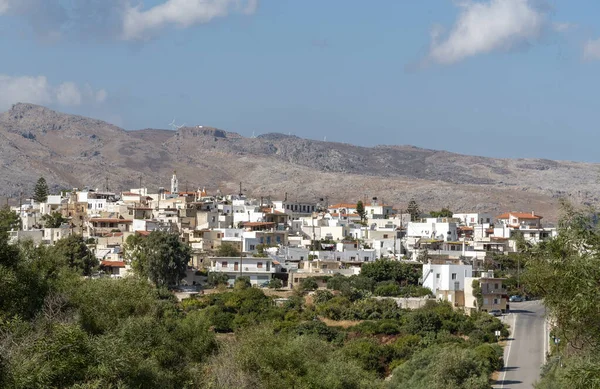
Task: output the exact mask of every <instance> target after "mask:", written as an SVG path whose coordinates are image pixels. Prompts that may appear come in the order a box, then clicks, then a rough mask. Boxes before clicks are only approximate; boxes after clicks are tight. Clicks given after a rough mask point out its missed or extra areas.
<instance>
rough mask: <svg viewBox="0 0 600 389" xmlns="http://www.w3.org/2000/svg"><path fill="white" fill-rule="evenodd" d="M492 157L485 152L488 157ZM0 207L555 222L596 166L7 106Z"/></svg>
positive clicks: (587, 198) (0, 125)
mask: <svg viewBox="0 0 600 389" xmlns="http://www.w3.org/2000/svg"><path fill="white" fill-rule="evenodd" d="M490 147H493V143H491V146H490ZM0 165H1V169H0V196H10V197H16V196H18V195H19V193H21V192H22V193H23V194H24V196H28V195H30V194H31V193H32V191H33V187H34V184H35V181H36V180H37V179H38V178H39V177H40V176H44V177H45V178H46V180H47V181H48V183H49V184H50V186H51V189H53V190H58V189H60V188H73V187H80V188H81V187H84V186H88V187H91V188H104V187H105V185H106V179H107V178H108V186H109V189H111V190H126V189H129V188H135V187H138V186H139V179H140V177H141V180H142V185H143V186H147V187H149V188H150V191H151V192H152V191H154V190H156V189H157V187H158V186H165V187H168V186H169V182H170V176H171V174H172V172H173V171H177V175H178V177H179V181H180V188H181V189H186V187H187V189H189V190H195V189H197V188H198V187H206V188H207V189H208V190H209V191H211V190H216V189H220V190H221V191H222V192H230V191H237V189H238V187H239V186H238V185H239V182H241V183H242V186H243V190H244V191H245V192H248V193H249V194H251V195H254V196H271V197H272V198H283V197H284V196H285V194H286V193H287V194H288V197H289V198H292V199H295V198H297V199H306V200H311V199H318V198H321V197H323V198H324V197H329V201H330V202H334V201H342V200H343V201H351V202H354V201H357V200H359V199H364V198H368V199H370V198H371V197H375V196H376V197H378V198H379V200H380V201H382V200H383V201H384V202H386V203H391V204H393V205H396V206H398V207H405V206H406V204H407V203H408V201H409V200H410V199H411V198H413V197H414V198H415V199H416V200H417V202H418V203H419V204H420V206H421V208H422V209H423V210H431V209H439V208H441V207H442V206H448V207H450V208H451V209H452V210H455V211H471V210H473V211H475V210H480V211H492V212H502V211H507V210H520V211H528V212H529V211H532V210H535V212H536V213H539V214H542V215H544V216H545V217H546V219H550V220H553V219H555V218H556V215H557V211H558V209H557V208H558V207H557V204H558V199H559V198H561V197H567V198H570V199H572V201H574V202H577V203H589V204H592V205H594V204H597V203H598V197H597V195H596V192H597V189H598V184H597V178H598V165H596V164H590V163H578V162H567V161H552V160H546V159H494V158H485V157H475V156H466V155H460V154H455V153H450V152H446V151H436V150H427V149H421V148H417V147H413V146H376V147H361V146H355V145H350V144H345V143H334V142H322V141H315V140H309V139H303V138H299V137H296V136H288V135H283V134H265V135H260V136H258V137H256V138H246V137H243V136H241V135H239V134H236V133H234V132H227V131H224V130H220V129H216V128H212V127H201V126H195V127H183V128H181V129H179V130H178V131H170V130H160V129H144V130H137V131H125V130H123V129H121V128H119V127H116V126H114V125H111V124H109V123H106V122H103V121H100V120H95V119H90V118H85V117H81V116H75V115H68V114H63V113H59V112H55V111H53V110H50V109H48V108H45V107H41V106H37V105H33V104H23V103H19V104H15V105H14V106H13V107H12V108H11V109H10V110H9V111H7V112H5V113H2V114H0Z"/></svg>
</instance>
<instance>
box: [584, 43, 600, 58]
mask: <svg viewBox="0 0 600 389" xmlns="http://www.w3.org/2000/svg"><path fill="white" fill-rule="evenodd" d="M583 59H584V60H586V61H591V60H600V38H598V39H590V40H588V41H587V42H585V44H584V45H583Z"/></svg>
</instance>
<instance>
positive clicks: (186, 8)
mask: <svg viewBox="0 0 600 389" xmlns="http://www.w3.org/2000/svg"><path fill="white" fill-rule="evenodd" d="M257 6H258V0H167V1H165V2H164V3H162V4H159V5H157V6H154V7H152V8H150V9H148V10H142V8H141V5H140V6H136V7H128V9H126V10H125V12H124V15H123V33H122V38H123V39H125V40H145V39H148V38H149V33H151V32H154V31H156V30H159V29H161V28H164V27H166V26H168V25H176V26H179V27H189V26H192V25H196V24H202V23H208V22H210V21H211V20H213V19H214V18H217V17H224V16H227V15H228V14H229V13H230V12H241V13H244V14H251V13H254V12H255V11H256V8H257Z"/></svg>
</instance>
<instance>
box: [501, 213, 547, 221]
mask: <svg viewBox="0 0 600 389" xmlns="http://www.w3.org/2000/svg"><path fill="white" fill-rule="evenodd" d="M511 216H512V217H516V218H518V219H541V218H542V216H539V215H535V214H533V213H527V212H506V213H503V214H502V215H500V216H498V217H496V219H510V218H511Z"/></svg>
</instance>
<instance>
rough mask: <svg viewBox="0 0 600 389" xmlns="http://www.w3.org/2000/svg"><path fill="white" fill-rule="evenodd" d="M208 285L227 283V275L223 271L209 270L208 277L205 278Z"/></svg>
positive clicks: (214, 285)
mask: <svg viewBox="0 0 600 389" xmlns="http://www.w3.org/2000/svg"><path fill="white" fill-rule="evenodd" d="M206 282H207V283H208V285H210V286H212V287H217V286H219V285H227V284H228V283H229V276H227V274H225V273H219V272H214V273H213V272H211V273H208V279H207V280H206Z"/></svg>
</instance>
